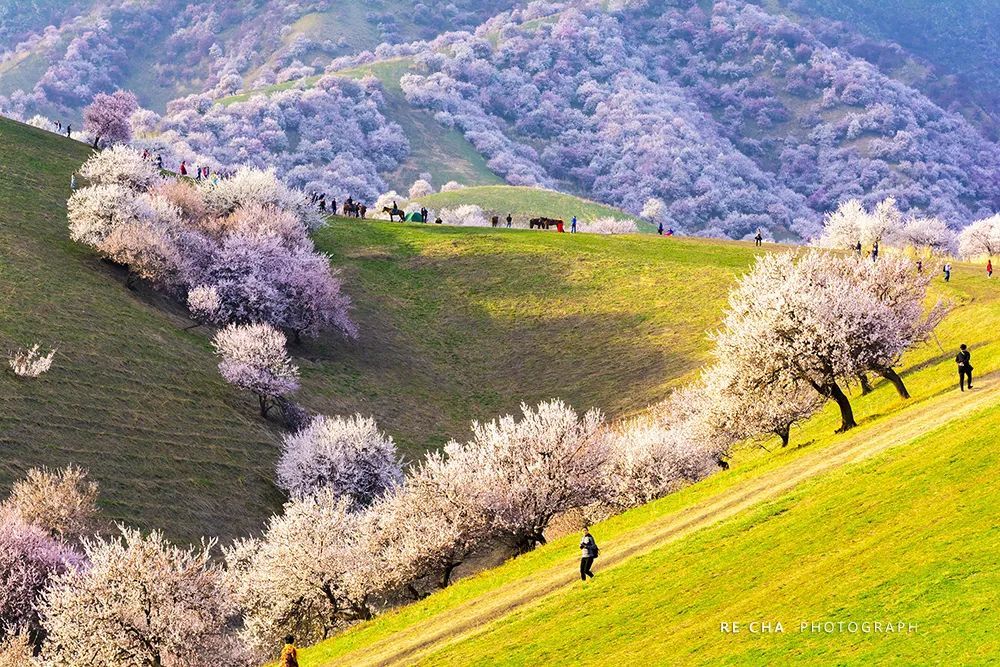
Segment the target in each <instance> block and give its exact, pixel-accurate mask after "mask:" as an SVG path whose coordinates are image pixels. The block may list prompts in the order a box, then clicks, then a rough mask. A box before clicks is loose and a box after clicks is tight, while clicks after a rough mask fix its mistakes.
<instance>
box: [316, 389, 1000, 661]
mask: <svg viewBox="0 0 1000 667" xmlns="http://www.w3.org/2000/svg"><path fill="white" fill-rule="evenodd" d="M978 386H979V387H980V388H979V389H977V390H976V391H975V397H974V398H973V399H972V400H968V401H966V402H965V403H964V404H960V405H959V406H957V407H956V405H955V404H956V403H958V402H959V400H961V398H962V397H964V396H965V394H961V393H959V392H953V393H952V394H948V395H945V396H941V397H928V398H925V399H922V400H919V401H917V402H914V403H911V404H909V405H907V406H906V407H905V408H904V409H902V410H900V411H898V412H897V413H896V414H894V415H892V416H891V417H889V418H887V419H886V420H885V421H881V420H880V421H878V422H876V423H874V424H872V425H871V426H869V427H867V428H866V427H865V426H864V425H863V426H862V428H861V429H859V430H858V431H856V432H855V433H853V434H846V435H845V436H844V440H843V441H841V442H839V443H837V444H834V445H831V446H829V447H826V448H824V449H821V450H817V451H816V452H813V453H807V454H804V455H803V456H802V457H800V458H798V459H796V460H794V461H791V462H789V463H788V464H786V465H783V466H781V467H779V468H777V469H775V470H771V471H768V472H766V473H764V474H762V475H760V476H757V477H754V478H752V479H749V480H746V481H745V482H740V483H737V485H736V486H734V487H731V488H729V489H726V490H724V491H722V492H720V493H719V494H716V495H715V496H712V497H710V498H707V499H705V500H703V501H700V502H698V503H696V504H694V505H692V506H690V507H687V508H684V509H681V510H678V511H676V512H674V513H673V514H672V515H670V516H669V517H665V518H664V519H663V520H659V521H658V520H654V521H651V522H649V523H646V524H643V525H641V526H638V527H637V528H635V529H633V530H631V531H629V532H628V533H625V534H624V535H623V536H621V537H620V538H619V539H618V540H617V542H616V544H615V545H612V546H610V547H608V548H606V549H604V550H602V556H604V557H602V558H601V566H602V567H601V569H602V570H604V571H607V570H608V569H610V568H612V567H615V566H617V565H620V564H622V563H624V562H626V561H627V560H629V559H630V558H633V557H638V556H642V555H644V554H646V553H650V552H652V551H655V550H656V549H658V548H660V547H661V546H663V545H664V544H669V543H672V542H675V541H677V540H679V539H681V538H683V537H686V536H688V535H690V534H691V533H694V532H696V531H698V530H701V529H704V528H708V527H711V526H713V525H715V524H717V523H719V522H721V521H725V520H727V519H730V518H732V517H733V516H735V515H736V514H738V513H740V512H741V511H743V510H747V509H750V508H751V507H753V506H755V505H758V504H761V503H764V502H767V501H769V500H773V499H775V498H777V497H780V496H781V495H783V494H785V493H787V492H789V491H791V490H792V489H793V488H794V487H796V486H798V485H799V484H801V483H802V482H805V481H808V480H810V479H812V478H813V477H816V476H818V475H820V474H823V473H825V472H829V471H832V470H834V469H836V468H839V467H842V466H844V465H850V464H853V463H857V462H860V461H862V460H864V459H867V458H870V457H872V456H874V455H877V454H880V453H882V452H885V451H887V450H889V449H892V448H894V447H897V446H904V445H905V444H906V443H908V442H910V441H912V440H913V439H914V438H916V437H919V435H921V434H923V433H926V432H929V431H930V430H932V429H933V428H934V427H936V426H938V425H941V424H944V423H947V422H949V421H954V420H956V419H961V418H963V417H965V416H968V415H970V414H972V413H975V412H978V411H979V410H981V409H983V408H985V407H987V405H988V404H989V403H991V402H992V401H993V400H995V398H996V397H995V394H996V393H997V391H996V389H997V383H996V375H995V374H990V375H984V376H983V377H982V378H981V379H980V380H979V381H978ZM927 403H930V405H929V406H926V407H925V404H927ZM916 406H922V408H923V409H921V410H920V412H919V414H911V413H912V412H914V408H915V407H916ZM699 510H700V511H699ZM692 514H693V516H691V515H692ZM653 526H656V529H655V530H652V531H650V528H651V527H653ZM630 538H631V539H630ZM623 541H624V544H623ZM549 570H550V572H549V573H548V576H544V577H541V578H532V579H531V580H530V582H527V583H528V584H529V585H528V587H527V590H524V591H523V592H520V593H519V592H518V591H519V590H520V589H522V588H524V587H523V586H521V587H517V589H515V590H514V591H512V592H508V594H507V595H502V594H501V595H497V593H499V592H500V591H498V590H490V591H484V592H483V593H482V594H480V595H479V596H477V597H475V598H473V599H471V600H469V601H467V602H465V603H462V604H461V605H458V606H456V607H454V608H452V609H449V610H447V612H446V613H441V614H435V615H434V616H432V617H430V618H429V619H427V620H426V621H422V622H420V623H417V624H414V625H413V626H410V627H408V628H406V629H405V630H403V631H402V632H400V633H396V634H394V635H390V636H389V637H387V638H385V639H383V640H381V641H379V642H376V643H375V644H373V645H370V646H367V647H365V648H364V649H360V650H363V651H364V655H356V653H355V652H351V653H348V654H345V655H343V656H341V657H339V658H337V659H335V660H333V661H327V662H323V663H319V664H322V665H324V667H326V666H328V665H341V664H350V665H359V666H360V665H397V664H406V665H411V664H414V663H415V662H417V661H418V660H419V659H420V658H421V657H425V656H427V655H428V654H429V653H431V652H432V651H433V650H437V649H441V648H444V647H447V646H450V645H452V644H455V643H458V642H460V641H463V640H465V639H468V638H471V637H475V636H476V635H479V634H481V633H483V632H486V631H487V629H488V628H489V626H490V624H492V623H493V622H495V621H497V620H498V619H500V618H501V617H503V616H505V615H507V614H509V613H511V612H514V611H516V610H521V609H525V608H528V607H530V606H533V605H534V604H537V603H539V602H541V601H542V600H543V599H544V598H546V597H548V596H550V595H552V594H554V593H556V592H558V591H560V590H564V589H566V588H569V587H570V586H573V585H579V584H577V583H576V582H577V581H578V580H577V579H576V575H575V572H574V567H573V565H572V563H569V562H567V563H565V564H564V563H560V564H559V565H558V566H555V567H550V568H549ZM524 581H525V580H523V579H522V580H521V582H524ZM521 582H516V583H521ZM484 598H485V599H484ZM445 616H446V618H447V619H448V620H449V622H447V623H445V624H444V625H443V626H441V627H435V626H436V625H438V624H439V623H441V617H445ZM428 624H430V626H431V627H430V629H431V630H432V633H431V634H430V636H428V635H427V633H426V632H420V630H421V629H422V628H426V626H427V625H428ZM380 648H381V649H382V650H379V649H380Z"/></svg>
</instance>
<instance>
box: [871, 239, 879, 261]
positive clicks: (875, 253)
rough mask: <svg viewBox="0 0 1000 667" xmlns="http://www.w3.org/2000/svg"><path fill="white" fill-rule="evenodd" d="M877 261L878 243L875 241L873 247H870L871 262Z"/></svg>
mask: <svg viewBox="0 0 1000 667" xmlns="http://www.w3.org/2000/svg"><path fill="white" fill-rule="evenodd" d="M877 260H878V241H876V242H875V243H874V245H872V261H873V262H874V261H877Z"/></svg>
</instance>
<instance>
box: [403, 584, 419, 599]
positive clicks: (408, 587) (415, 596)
mask: <svg viewBox="0 0 1000 667" xmlns="http://www.w3.org/2000/svg"><path fill="white" fill-rule="evenodd" d="M406 590H407V591H409V593H410V596H411V597H412V598H413V600H414V601H417V600H419V599H420V597H421V596H420V591H418V590H417V587H416V586H414V585H413V584H407V585H406Z"/></svg>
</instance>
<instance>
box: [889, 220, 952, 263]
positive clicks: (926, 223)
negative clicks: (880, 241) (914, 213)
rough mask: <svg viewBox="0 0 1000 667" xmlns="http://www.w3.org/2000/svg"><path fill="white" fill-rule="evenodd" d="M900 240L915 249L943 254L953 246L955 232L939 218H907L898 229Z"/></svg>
mask: <svg viewBox="0 0 1000 667" xmlns="http://www.w3.org/2000/svg"><path fill="white" fill-rule="evenodd" d="M900 238H901V240H902V241H903V242H904V243H905V244H907V245H909V246H912V247H913V248H916V249H917V250H924V251H926V252H929V253H932V254H933V253H938V254H945V253H947V252H949V251H951V249H952V248H953V247H954V246H955V242H956V234H955V232H953V231H952V230H951V228H950V227H948V225H947V224H946V223H945V222H944V221H943V220H941V219H940V218H922V217H912V218H909V219H908V220H907V221H906V222H905V223H904V224H903V228H902V230H901V231H900Z"/></svg>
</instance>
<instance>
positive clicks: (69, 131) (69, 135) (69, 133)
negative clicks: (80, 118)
mask: <svg viewBox="0 0 1000 667" xmlns="http://www.w3.org/2000/svg"><path fill="white" fill-rule="evenodd" d="M66 138H67V139H72V138H73V126H72V125H67V126H66Z"/></svg>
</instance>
